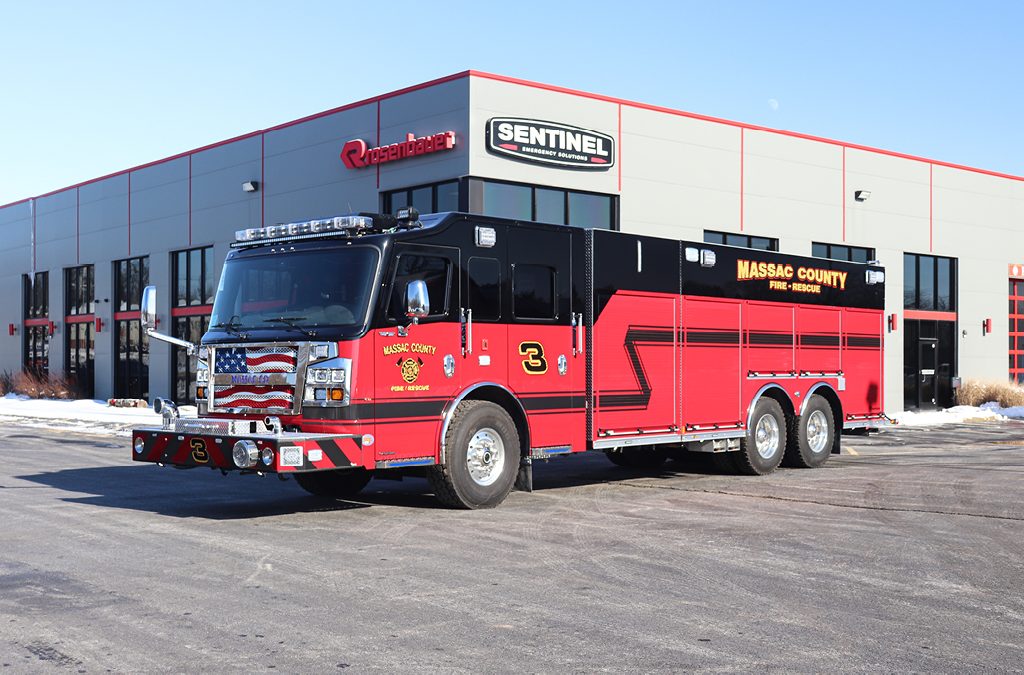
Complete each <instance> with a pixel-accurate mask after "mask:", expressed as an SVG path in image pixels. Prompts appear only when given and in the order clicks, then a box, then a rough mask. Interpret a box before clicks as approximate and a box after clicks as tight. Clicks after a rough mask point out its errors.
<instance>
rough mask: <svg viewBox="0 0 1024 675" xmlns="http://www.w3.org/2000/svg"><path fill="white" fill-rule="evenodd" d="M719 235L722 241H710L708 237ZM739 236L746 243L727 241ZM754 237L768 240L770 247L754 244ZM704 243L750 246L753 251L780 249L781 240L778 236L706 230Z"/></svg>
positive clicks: (775, 250) (776, 250)
mask: <svg viewBox="0 0 1024 675" xmlns="http://www.w3.org/2000/svg"><path fill="white" fill-rule="evenodd" d="M709 236H711V237H714V236H718V237H721V241H709V240H708V237H709ZM730 237H733V238H737V239H744V240H746V243H745V244H729V243H727V242H728V240H729V238H730ZM754 239H764V240H767V241H768V245H769V246H770V248H761V247H755V246H753V241H754ZM704 243H705V244H717V245H719V246H739V247H741V248H749V249H750V250H752V251H774V252H776V253H778V251H779V240H778V238H776V237H762V236H760V235H751V234H744V233H741V232H723V231H721V230H704Z"/></svg>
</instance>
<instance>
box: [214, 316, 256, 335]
mask: <svg viewBox="0 0 1024 675" xmlns="http://www.w3.org/2000/svg"><path fill="white" fill-rule="evenodd" d="M237 319H238V315H235V316H233V317H231V320H230V321H224V322H221V323H215V324H213V325H212V326H210V328H214V329H223V330H224V332H226V333H230V334H231V335H235V336H237V337H240V338H242V339H243V340H244V339H246V338H247V337H249V334H248V333H243V332H242V331H240V330H238V329H239V328H240V327H241V326H242V323H241V321H238V320H237Z"/></svg>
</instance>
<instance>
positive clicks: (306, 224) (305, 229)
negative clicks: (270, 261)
mask: <svg viewBox="0 0 1024 675" xmlns="http://www.w3.org/2000/svg"><path fill="white" fill-rule="evenodd" d="M372 227H373V219H372V218H370V217H369V216H338V217H336V218H321V219H319V220H306V221H303V222H300V223H283V224H280V225H268V226H267V227H250V228H247V229H244V230H238V231H237V232H235V241H240V242H248V241H252V242H256V241H262V240H264V239H286V238H288V237H300V236H303V235H310V234H326V233H329V232H345V231H351V230H368V229H371V228H372Z"/></svg>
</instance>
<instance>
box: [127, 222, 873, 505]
mask: <svg viewBox="0 0 1024 675" xmlns="http://www.w3.org/2000/svg"><path fill="white" fill-rule="evenodd" d="M884 279H885V275H884V271H883V270H882V269H881V268H880V267H879V266H877V265H874V264H870V263H869V264H867V265H864V264H858V263H847V262H840V261H833V260H824V259H816V258H806V257H800V256H792V255H783V254H779V253H774V252H767V251H756V250H749V249H742V248H736V247H730V246H720V245H710V244H704V243H695V242H685V241H675V240H668V239H660V238H656V237H647V236H642V235H634V234H626V233H622V232H613V231H606V230H589V229H581V228H573V227H566V226H558V225H547V224H540V223H533V222H520V221H513V220H505V219H499V218H490V217H485V216H480V215H471V214H464V213H442V214H431V215H426V216H422V217H420V216H419V214H417V213H416V212H415V211H414V210H412V209H407V210H404V211H403V212H400V213H399V214H397V215H396V216H394V217H392V216H381V215H367V214H360V215H350V216H340V217H336V218H329V219H323V220H313V221H306V222H300V223H288V224H283V225H274V226H270V227H263V228H250V229H246V230H241V231H239V232H238V233H237V235H236V242H235V243H234V244H233V246H232V250H231V252H230V253H229V255H228V257H227V260H226V262H225V264H224V269H223V273H222V276H221V279H220V283H219V285H218V288H217V293H216V298H215V301H214V306H213V314H212V317H211V322H210V329H209V332H208V333H207V334H206V335H205V336H204V337H203V339H202V342H201V344H200V345H191V344H189V343H186V342H184V341H181V340H177V339H175V338H170V337H168V336H164V335H161V334H159V333H156V332H155V331H154V330H153V326H154V325H155V311H156V299H155V293H156V292H155V289H154V288H153V287H149V288H147V289H146V291H145V293H144V296H143V303H142V304H143V323H144V326H145V327H146V330H147V332H148V333H149V334H150V335H151V336H152V337H154V338H157V339H162V340H167V341H170V342H172V343H174V344H177V345H179V346H181V347H184V348H185V349H187V350H188V351H189V352H190V353H195V354H197V356H198V375H197V380H196V398H197V405H198V410H199V416H198V417H197V418H181V417H180V416H178V414H177V410H176V408H175V407H174V405H173V404H171V403H170V402H168V401H164V400H157V401H156V402H155V404H154V407H155V408H156V409H157V410H158V412H161V413H162V415H163V424H162V425H161V426H160V427H156V428H145V429H136V430H134V432H133V453H132V454H133V459H134V460H136V461H142V462H154V463H159V464H169V465H175V466H179V467H203V466H206V467H210V468H213V469H219V470H221V471H223V472H228V471H240V472H249V473H260V474H269V473H277V474H279V475H280V476H282V477H284V476H293V477H294V478H295V479H296V481H297V482H298V484H299V485H300V486H301V487H303V488H304V489H306V490H307V491H309V492H311V493H313V494H316V495H321V496H326V497H335V498H344V497H350V496H352V495H354V494H356V493H357V492H358V491H359V490H361V489H362V488H363V487H364V486H365V485H366V484H367V482H368V481H369V480H370V478H371V477H372V476H373V475H374V474H375V473H378V472H390V473H392V474H398V475H401V474H403V473H412V472H419V473H425V475H426V476H427V478H428V480H429V481H430V484H431V486H432V488H433V490H434V492H435V494H436V496H437V497H438V499H440V500H441V501H442V502H443V503H445V504H447V505H450V506H456V507H463V508H480V507H490V506H495V505H497V504H499V503H500V502H501V501H502V500H504V498H505V497H506V496H507V495H508V493H509V491H510V490H511V489H512V488H513V487H514V486H516V485H518V486H519V487H520V488H523V489H532V463H533V461H534V460H536V459H547V458H550V457H553V456H556V455H568V454H573V453H577V452H583V451H587V450H600V451H604V452H605V453H606V454H607V455H608V457H609V458H610V459H611V461H613V462H614V463H616V464H618V465H622V466H629V467H646V468H651V467H656V466H658V465H659V464H660V463H661V462H663V461H665V459H666V458H667V457H669V456H671V455H673V454H674V453H679V452H684V451H698V452H710V453H713V454H714V455H715V457H716V459H717V460H718V463H719V464H720V465H721V466H723V467H726V468H729V469H730V470H734V471H736V472H741V473H747V474H764V473H769V472H771V471H773V470H775V469H776V468H777V467H778V466H779V465H780V464H781V463H783V462H785V463H786V464H789V465H792V466H800V467H815V466H820V465H821V464H823V463H824V462H825V461H826V460H827V459H828V457H829V455H830V454H832V453H837V452H839V447H840V434H841V432H842V430H844V429H849V428H854V427H865V426H874V425H879V424H882V423H884V422H885V419H886V418H885V416H884V413H883V411H884V407H883V401H882V364H883V359H882V343H883V315H882V307H883V297H884Z"/></svg>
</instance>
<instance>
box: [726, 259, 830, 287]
mask: <svg viewBox="0 0 1024 675" xmlns="http://www.w3.org/2000/svg"><path fill="white" fill-rule="evenodd" d="M847 275H848V272H840V271H838V270H826V269H822V268H820V267H803V266H800V267H794V266H793V265H789V264H782V263H769V262H755V261H753V260H737V261H736V280H737V281H750V280H752V279H768V280H769V282H770V288H772V289H773V290H779V291H797V292H802V293H820V292H821V287H822V286H829V287H831V288H838V289H839V290H841V291H842V290H846V277H847ZM794 278H796V279H797V281H795V282H794V281H793V279H794Z"/></svg>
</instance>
